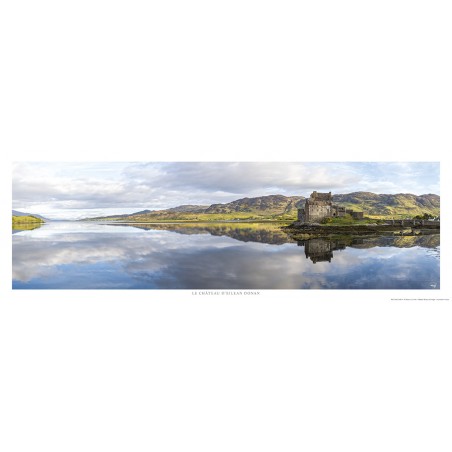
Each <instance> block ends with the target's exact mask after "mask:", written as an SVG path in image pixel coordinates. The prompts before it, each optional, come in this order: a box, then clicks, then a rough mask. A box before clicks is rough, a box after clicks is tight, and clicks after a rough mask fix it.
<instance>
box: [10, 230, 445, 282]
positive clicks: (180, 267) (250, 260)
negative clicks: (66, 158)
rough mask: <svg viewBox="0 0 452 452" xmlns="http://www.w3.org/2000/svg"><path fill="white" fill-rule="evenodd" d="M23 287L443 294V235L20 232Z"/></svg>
mask: <svg viewBox="0 0 452 452" xmlns="http://www.w3.org/2000/svg"><path fill="white" fill-rule="evenodd" d="M12 242H13V283H12V284H13V289H439V287H440V285H439V275H440V272H439V266H440V259H439V254H440V246H439V245H440V244H439V235H429V236H421V237H379V238H373V239H372V238H365V239H361V238H358V239H353V240H352V239H348V240H345V241H344V240H342V241H328V240H323V239H315V240H309V241H304V242H296V241H293V240H292V239H290V237H288V236H287V235H286V234H285V233H284V232H283V231H281V230H280V229H279V227H278V226H276V225H246V224H235V225H234V224H216V225H205V224H188V225H187V224H185V225H183V224H182V225H181V224H167V225H162V224H159V225H146V226H144V225H143V226H127V225H106V224H94V223H75V222H55V223H47V224H45V225H44V226H42V227H40V228H37V229H33V230H27V231H13V236H12Z"/></svg>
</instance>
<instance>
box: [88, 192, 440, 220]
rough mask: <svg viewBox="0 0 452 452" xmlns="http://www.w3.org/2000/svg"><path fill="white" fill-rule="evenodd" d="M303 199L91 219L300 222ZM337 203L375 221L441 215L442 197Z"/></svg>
mask: <svg viewBox="0 0 452 452" xmlns="http://www.w3.org/2000/svg"><path fill="white" fill-rule="evenodd" d="M304 199H305V198H304V197H303V196H283V195H268V196H259V197H255V198H241V199H237V200H235V201H232V202H229V203H224V204H212V205H210V206H202V205H191V204H189V205H181V206H178V207H173V208H170V209H165V210H143V211H140V212H136V213H133V214H130V215H114V216H108V217H96V218H89V219H87V220H91V221H105V220H109V221H130V222H152V221H157V222H159V221H221V220H264V219H265V220H287V221H292V220H294V219H295V218H296V215H297V208H298V207H299V206H301V205H302V204H303V201H304ZM333 201H334V202H335V203H337V204H339V205H343V206H345V207H346V208H350V209H354V210H362V211H363V212H364V214H365V215H366V216H371V217H377V218H378V217H379V218H385V217H389V218H392V217H400V216H405V217H412V216H415V215H422V214H424V213H429V214H432V215H435V216H438V215H439V214H440V197H439V196H438V195H435V194H426V195H420V196H418V195H413V194H410V193H399V194H395V195H386V194H375V193H370V192H354V193H348V194H337V195H334V196H333Z"/></svg>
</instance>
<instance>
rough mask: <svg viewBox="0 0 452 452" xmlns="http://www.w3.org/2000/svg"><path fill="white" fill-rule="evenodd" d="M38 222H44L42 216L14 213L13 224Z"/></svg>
mask: <svg viewBox="0 0 452 452" xmlns="http://www.w3.org/2000/svg"><path fill="white" fill-rule="evenodd" d="M36 223H44V220H41V218H37V217H35V216H33V215H26V216H17V215H13V225H15V224H36Z"/></svg>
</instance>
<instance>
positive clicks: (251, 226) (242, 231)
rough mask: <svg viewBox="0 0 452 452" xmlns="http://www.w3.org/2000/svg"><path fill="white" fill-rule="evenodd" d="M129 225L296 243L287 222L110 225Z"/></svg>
mask: <svg viewBox="0 0 452 452" xmlns="http://www.w3.org/2000/svg"><path fill="white" fill-rule="evenodd" d="M124 224H126V225H127V226H130V227H134V228H137V229H142V230H145V231H173V232H177V233H178V234H183V235H193V234H210V235H213V236H218V237H231V238H233V239H236V240H240V241H241V242H258V243H268V244H272V245H282V244H283V243H294V242H295V240H294V239H292V238H291V237H290V236H289V235H288V234H287V233H285V232H284V231H283V230H282V229H281V226H283V225H286V224H287V223H232V222H231V223H215V224H212V223H160V224H159V223H153V224H149V223H148V224H137V223H123V224H120V225H118V224H110V226H124Z"/></svg>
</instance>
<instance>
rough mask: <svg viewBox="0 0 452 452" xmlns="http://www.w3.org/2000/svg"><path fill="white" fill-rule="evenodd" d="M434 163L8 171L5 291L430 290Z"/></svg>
mask: <svg viewBox="0 0 452 452" xmlns="http://www.w3.org/2000/svg"><path fill="white" fill-rule="evenodd" d="M439 172H440V165H439V163H438V162H130V163H129V162H18V163H15V164H14V165H13V174H12V288H13V289H185V290H209V291H215V290H235V291H252V290H267V289H269V290H271V289H279V290H280V289H288V290H302V289H428V290H435V289H436V290H437V289H440V184H439V182H440V181H439Z"/></svg>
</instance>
